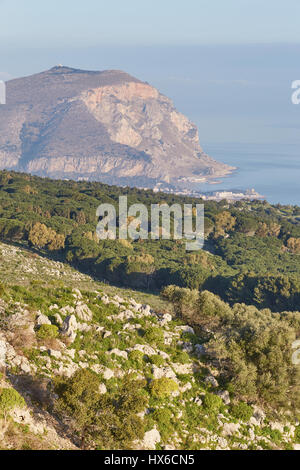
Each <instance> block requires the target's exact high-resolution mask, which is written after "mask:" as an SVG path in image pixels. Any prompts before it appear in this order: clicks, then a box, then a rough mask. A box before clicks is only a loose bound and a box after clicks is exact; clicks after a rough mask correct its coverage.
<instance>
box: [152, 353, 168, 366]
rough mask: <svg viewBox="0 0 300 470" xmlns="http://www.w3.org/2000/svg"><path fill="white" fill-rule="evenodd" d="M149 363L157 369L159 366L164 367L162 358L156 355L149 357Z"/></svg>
mask: <svg viewBox="0 0 300 470" xmlns="http://www.w3.org/2000/svg"><path fill="white" fill-rule="evenodd" d="M149 359H150V362H151V364H153V365H155V366H157V367H160V366H164V365H165V360H164V358H163V357H162V356H159V355H158V354H154V355H153V356H151V357H150V358H149Z"/></svg>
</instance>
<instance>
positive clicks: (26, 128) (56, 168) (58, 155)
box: [0, 66, 232, 187]
mask: <svg viewBox="0 0 300 470" xmlns="http://www.w3.org/2000/svg"><path fill="white" fill-rule="evenodd" d="M6 89H7V104H6V105H3V106H1V107H0V168H1V169H10V170H11V169H14V170H17V171H25V172H30V173H33V174H37V175H41V176H50V177H53V178H73V179H88V180H98V181H103V182H106V183H110V184H129V185H135V186H136V185H140V186H149V187H153V186H155V184H157V183H158V182H165V183H166V184H171V185H174V186H180V185H181V186H183V187H184V186H188V185H189V184H190V183H191V182H195V181H197V180H198V179H200V180H203V179H205V180H209V179H212V178H215V177H220V176H224V175H226V174H228V173H229V172H230V171H231V170H232V168H231V167H229V166H228V165H225V164H222V163H219V162H217V161H215V160H213V159H212V158H210V157H209V156H207V155H206V154H205V153H204V152H203V150H202V148H201V147H200V144H199V137H198V131H197V128H196V126H195V125H194V124H193V123H191V122H190V121H189V120H188V119H187V118H186V117H185V116H184V115H183V114H181V113H179V112H178V111H177V110H176V109H175V107H174V105H173V103H172V101H171V100H170V99H169V98H167V97H165V96H164V95H162V94H161V93H159V91H158V90H157V89H155V88H153V87H152V86H150V85H149V84H148V83H144V82H142V81H140V80H138V79H136V78H134V77H131V76H130V75H128V74H126V73H124V72H122V71H118V70H106V71H102V72H95V71H84V70H77V69H74V68H69V67H65V66H56V67H53V68H52V69H50V70H48V71H45V72H42V73H39V74H35V75H31V76H29V77H24V78H19V79H15V80H10V81H8V82H7V87H6Z"/></svg>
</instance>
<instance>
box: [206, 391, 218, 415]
mask: <svg viewBox="0 0 300 470" xmlns="http://www.w3.org/2000/svg"><path fill="white" fill-rule="evenodd" d="M203 405H204V407H205V408H206V409H207V410H208V411H210V412H212V413H217V412H218V411H219V410H220V408H222V406H223V401H222V398H221V397H218V396H217V395H214V394H213V393H207V394H206V395H205V397H204V400H203Z"/></svg>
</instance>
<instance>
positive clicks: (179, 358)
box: [172, 351, 190, 364]
mask: <svg viewBox="0 0 300 470" xmlns="http://www.w3.org/2000/svg"><path fill="white" fill-rule="evenodd" d="M172 361H173V362H177V363H179V364H188V363H189V362H190V356H189V355H188V353H187V352H186V351H176V352H175V353H174V354H173V355H172Z"/></svg>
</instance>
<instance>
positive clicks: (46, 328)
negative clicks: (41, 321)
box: [36, 325, 58, 339]
mask: <svg viewBox="0 0 300 470" xmlns="http://www.w3.org/2000/svg"><path fill="white" fill-rule="evenodd" d="M36 335H37V337H38V338H39V339H54V338H57V337H58V328H57V326H56V325H41V326H40V328H39V329H38V331H37V333H36Z"/></svg>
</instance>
